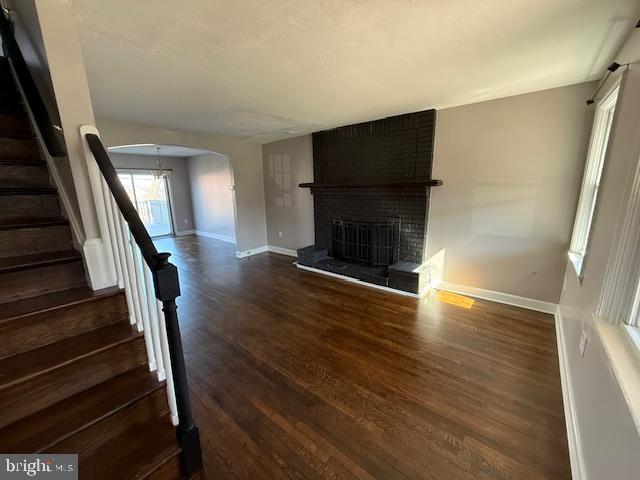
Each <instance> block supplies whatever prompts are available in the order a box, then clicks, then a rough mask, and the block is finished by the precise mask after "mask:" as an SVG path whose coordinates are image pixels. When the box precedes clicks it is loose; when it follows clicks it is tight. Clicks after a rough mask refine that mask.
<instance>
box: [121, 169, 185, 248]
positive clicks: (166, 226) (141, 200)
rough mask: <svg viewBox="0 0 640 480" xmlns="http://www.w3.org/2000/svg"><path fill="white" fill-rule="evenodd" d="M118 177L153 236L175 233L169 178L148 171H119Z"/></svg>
mask: <svg viewBox="0 0 640 480" xmlns="http://www.w3.org/2000/svg"><path fill="white" fill-rule="evenodd" d="M118 177H119V178H120V181H121V182H122V185H123V186H124V188H125V190H126V191H127V193H128V194H129V198H130V199H131V202H133V206H134V207H136V210H137V211H138V215H140V218H141V219H142V223H144V226H145V227H146V228H147V231H148V232H149V235H151V237H161V236H163V235H173V232H174V230H173V221H172V218H171V202H170V200H169V187H168V184H167V178H166V177H162V178H156V177H154V176H153V175H152V174H150V173H147V172H140V173H138V172H128V171H127V172H118Z"/></svg>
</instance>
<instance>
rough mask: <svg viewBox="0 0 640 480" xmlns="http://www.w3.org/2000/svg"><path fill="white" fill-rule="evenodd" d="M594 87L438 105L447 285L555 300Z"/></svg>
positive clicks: (433, 223)
mask: <svg viewBox="0 0 640 480" xmlns="http://www.w3.org/2000/svg"><path fill="white" fill-rule="evenodd" d="M593 90H594V85H593V84H591V83H586V84H579V85H573V86H569V87H562V88H555V89H551V90H544V91H541V92H535V93H530V94H525V95H518V96H514V97H508V98H503V99H499V100H492V101H488V102H482V103H476V104H473V105H466V106H462V107H456V108H449V109H445V110H441V111H438V114H437V120H436V136H435V153H434V165H433V178H438V179H442V180H443V181H444V185H443V186H440V187H434V188H432V189H431V206H430V213H429V220H428V228H427V237H428V238H427V255H426V258H427V259H428V258H430V257H432V256H433V255H435V254H437V253H438V252H441V251H442V250H444V252H445V260H444V281H445V282H449V283H454V284H459V285H464V286H469V287H476V288H481V289H485V290H494V291H498V292H502V293H508V294H512V295H518V296H522V297H528V298H532V299H536V300H542V301H546V302H552V303H557V302H558V300H559V297H560V288H561V285H562V277H563V274H564V259H565V256H566V251H567V248H568V245H569V240H570V236H571V229H572V226H573V219H574V216H575V207H576V203H577V198H578V192H579V188H580V180H581V173H582V170H583V168H584V161H585V157H586V149H587V147H586V146H587V141H588V135H589V131H590V127H591V119H592V109H589V108H588V107H587V106H586V104H585V101H586V99H587V98H589V97H590V96H591V94H592V92H593Z"/></svg>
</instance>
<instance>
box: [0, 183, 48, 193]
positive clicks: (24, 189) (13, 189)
mask: <svg viewBox="0 0 640 480" xmlns="http://www.w3.org/2000/svg"><path fill="white" fill-rule="evenodd" d="M56 193H58V191H57V190H56V189H55V188H54V187H51V186H49V185H43V186H31V185H25V186H7V187H3V186H0V195H52V194H53V195H55V194H56Z"/></svg>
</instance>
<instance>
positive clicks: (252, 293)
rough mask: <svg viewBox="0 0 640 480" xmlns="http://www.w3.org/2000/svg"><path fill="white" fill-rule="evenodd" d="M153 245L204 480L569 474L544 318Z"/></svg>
mask: <svg viewBox="0 0 640 480" xmlns="http://www.w3.org/2000/svg"><path fill="white" fill-rule="evenodd" d="M157 244H158V246H159V248H161V249H163V250H168V251H171V252H173V253H174V256H173V259H174V260H175V262H176V264H177V265H178V267H179V269H180V276H181V283H182V288H183V295H182V297H180V299H179V306H180V311H179V313H180V319H181V324H182V334H183V341H184V346H185V355H186V357H187V367H188V373H189V380H190V384H191V392H192V402H193V404H194V409H195V415H196V420H197V422H198V424H199V427H200V431H201V436H202V443H203V450H204V456H205V469H206V473H205V474H204V475H203V477H205V478H212V479H213V478H242V479H252V480H256V479H268V478H277V479H282V478H297V479H314V478H341V479H342V478H367V479H371V478H375V479H408V478H425V479H446V480H455V479H474V480H475V479H553V480H561V479H567V478H570V473H569V459H568V453H567V441H566V432H565V425H564V416H563V408H562V395H561V388H560V376H559V373H558V360H557V352H556V343H555V333H554V327H553V319H552V317H551V316H550V315H545V314H541V313H536V312H531V311H527V310H521V309H518V308H514V307H508V306H504V305H499V304H495V303H491V302H487V301H483V300H477V301H475V303H474V304H473V305H472V306H471V308H465V307H468V306H469V305H467V304H465V303H464V299H463V302H462V303H461V304H460V305H462V306H460V305H455V303H456V299H454V301H453V302H452V303H454V304H450V303H447V302H446V301H443V300H442V299H438V298H436V296H435V295H431V296H430V297H428V298H424V299H423V300H421V301H418V300H415V299H412V298H407V297H403V296H399V295H394V294H390V293H385V292H380V291H377V290H372V289H369V288H366V287H361V286H357V285H353V284H349V283H344V282H342V281H340V280H337V279H332V278H329V277H326V276H322V275H317V274H314V273H310V272H305V271H302V270H299V269H296V268H295V267H294V266H293V265H292V260H293V259H292V258H290V257H285V256H282V255H277V254H273V253H265V254H261V255H256V256H254V257H251V258H247V259H243V260H238V259H236V258H234V247H233V246H232V245H229V244H225V243H222V242H219V241H216V240H211V239H208V238H202V237H194V236H187V237H179V238H175V239H173V238H168V239H163V240H159V241H158V242H157ZM444 300H447V299H444Z"/></svg>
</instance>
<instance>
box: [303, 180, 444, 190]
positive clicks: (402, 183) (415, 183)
mask: <svg viewBox="0 0 640 480" xmlns="http://www.w3.org/2000/svg"><path fill="white" fill-rule="evenodd" d="M440 185H442V180H399V181H385V182H340V183H301V184H300V185H299V187H300V188H310V189H312V190H320V189H340V188H345V189H349V188H374V189H375V188H379V189H382V190H389V189H407V188H410V189H423V188H428V187H438V186H440Z"/></svg>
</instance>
